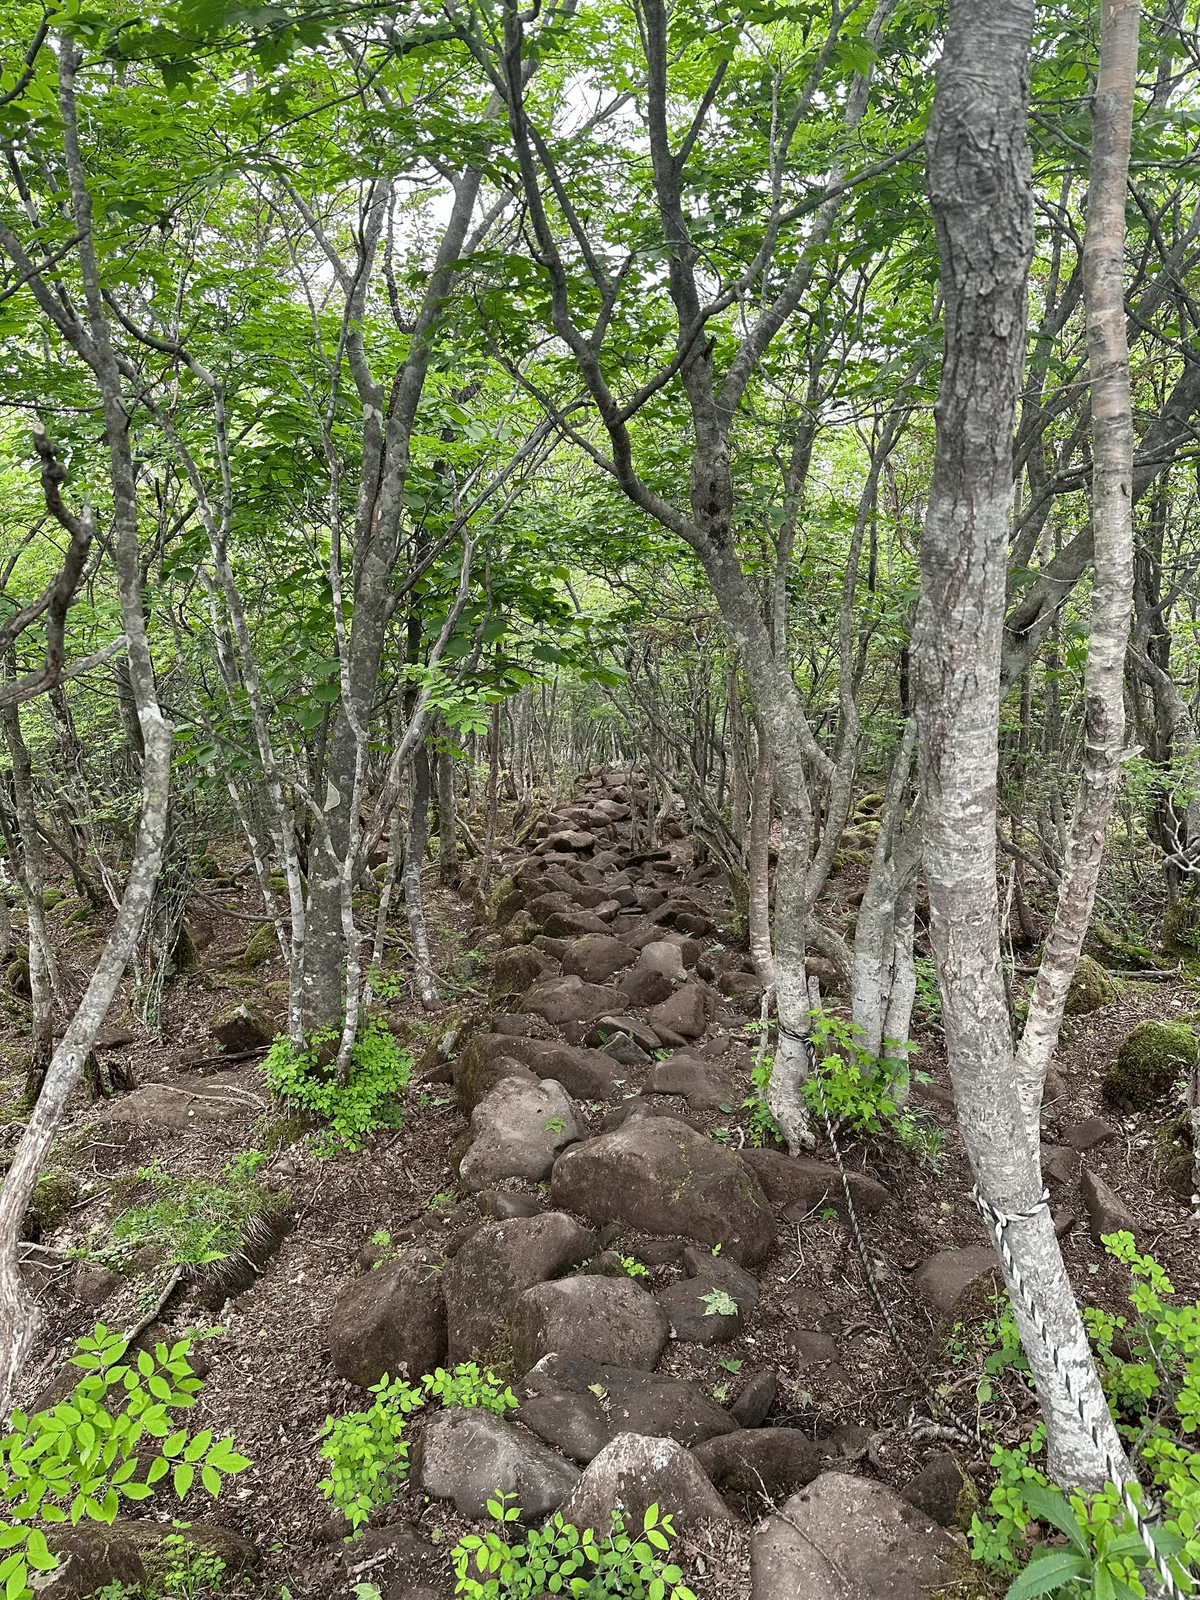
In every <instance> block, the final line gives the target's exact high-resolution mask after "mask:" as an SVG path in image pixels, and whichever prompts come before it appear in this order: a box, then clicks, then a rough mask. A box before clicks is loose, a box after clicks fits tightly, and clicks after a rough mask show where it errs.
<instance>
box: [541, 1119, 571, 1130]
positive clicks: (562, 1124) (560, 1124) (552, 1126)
mask: <svg viewBox="0 0 1200 1600" xmlns="http://www.w3.org/2000/svg"><path fill="white" fill-rule="evenodd" d="M566 1126H567V1124H566V1119H565V1118H563V1117H549V1118H547V1120H546V1132H547V1133H562V1132H563V1131H564V1130H565V1128H566Z"/></svg>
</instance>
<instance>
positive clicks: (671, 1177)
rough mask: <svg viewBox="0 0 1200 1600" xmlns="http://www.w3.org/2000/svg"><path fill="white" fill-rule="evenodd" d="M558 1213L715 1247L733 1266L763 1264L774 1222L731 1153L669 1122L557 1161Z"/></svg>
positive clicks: (618, 1135) (593, 1143) (634, 1128)
mask: <svg viewBox="0 0 1200 1600" xmlns="http://www.w3.org/2000/svg"><path fill="white" fill-rule="evenodd" d="M550 1189H551V1194H552V1196H553V1198H554V1203H555V1205H558V1206H563V1207H565V1208H566V1209H567V1210H570V1211H575V1212H578V1213H579V1214H580V1215H581V1216H585V1217H587V1218H589V1219H590V1220H591V1221H594V1222H598V1223H605V1222H612V1221H619V1222H625V1223H628V1224H629V1225H630V1226H631V1227H636V1228H641V1229H643V1230H644V1231H645V1232H647V1233H661V1234H675V1235H680V1236H682V1237H683V1238H685V1239H692V1240H694V1241H696V1242H697V1243H700V1244H707V1245H714V1244H720V1245H722V1246H723V1247H724V1249H725V1250H726V1251H728V1253H729V1254H730V1255H732V1256H733V1257H734V1259H735V1260H737V1261H744V1262H747V1263H749V1264H750V1265H753V1264H754V1263H755V1262H756V1261H761V1260H762V1258H763V1256H765V1255H766V1253H767V1252H768V1250H770V1248H771V1246H772V1244H773V1243H774V1240H775V1222H774V1218H773V1217H772V1215H771V1210H770V1207H769V1206H768V1204H767V1201H766V1196H765V1195H764V1194H763V1192H762V1189H761V1188H760V1186H759V1183H758V1180H757V1178H756V1177H755V1176H754V1174H753V1172H752V1171H751V1170H750V1169H749V1168H748V1167H747V1166H746V1165H745V1164H744V1163H743V1162H741V1161H740V1160H739V1159H738V1157H737V1156H736V1155H734V1154H733V1153H732V1152H731V1151H729V1150H726V1149H724V1148H722V1147H721V1146H720V1145H718V1144H715V1143H714V1142H713V1141H712V1140H711V1139H706V1138H704V1137H703V1136H702V1135H700V1134H698V1133H696V1132H695V1131H694V1130H693V1129H692V1128H690V1127H688V1125H687V1124H686V1123H684V1122H680V1121H678V1120H677V1119H676V1118H674V1117H641V1118H639V1119H638V1120H637V1121H631V1122H627V1123H626V1124H625V1125H624V1126H623V1127H621V1128H618V1129H617V1130H616V1131H615V1132H614V1133H605V1134H601V1135H600V1137H599V1138H596V1139H588V1140H585V1141H584V1142H583V1143H582V1144H577V1145H574V1146H573V1147H572V1148H571V1149H570V1150H567V1151H566V1152H564V1154H563V1155H561V1156H559V1158H558V1160H557V1161H556V1162H555V1163H554V1171H553V1172H552V1174H551V1178H550Z"/></svg>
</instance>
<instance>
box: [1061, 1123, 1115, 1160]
mask: <svg viewBox="0 0 1200 1600" xmlns="http://www.w3.org/2000/svg"><path fill="white" fill-rule="evenodd" d="M1120 1137H1121V1135H1120V1133H1119V1131H1118V1130H1117V1129H1116V1128H1114V1127H1113V1125H1112V1123H1111V1122H1108V1121H1106V1120H1105V1119H1104V1118H1103V1117H1084V1119H1083V1121H1082V1122H1073V1123H1071V1125H1070V1127H1068V1128H1065V1129H1064V1130H1063V1135H1062V1142H1063V1144H1065V1145H1068V1146H1069V1147H1070V1148H1071V1149H1072V1150H1078V1151H1080V1152H1081V1153H1082V1152H1083V1151H1086V1150H1094V1149H1095V1148H1096V1146H1097V1145H1099V1144H1111V1143H1112V1141H1113V1140H1114V1139H1119V1138H1120Z"/></svg>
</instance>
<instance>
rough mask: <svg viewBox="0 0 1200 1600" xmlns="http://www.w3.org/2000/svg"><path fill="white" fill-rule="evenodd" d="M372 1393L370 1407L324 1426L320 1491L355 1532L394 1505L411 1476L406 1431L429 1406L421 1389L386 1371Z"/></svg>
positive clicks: (332, 1420) (331, 1419)
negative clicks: (412, 1416)
mask: <svg viewBox="0 0 1200 1600" xmlns="http://www.w3.org/2000/svg"><path fill="white" fill-rule="evenodd" d="M370 1393H371V1394H373V1395H375V1396H376V1398H375V1400H374V1402H373V1403H372V1405H371V1406H370V1407H369V1409H368V1410H366V1411H348V1412H347V1413H346V1414H345V1416H342V1417H336V1418H335V1417H326V1419H325V1426H324V1427H323V1428H322V1429H321V1437H322V1438H323V1439H324V1440H325V1443H324V1444H323V1445H322V1446H321V1454H322V1455H323V1456H324V1458H325V1460H326V1461H328V1462H329V1476H328V1477H327V1478H325V1479H323V1480H322V1482H321V1484H320V1488H321V1492H322V1493H323V1494H324V1496H325V1498H326V1499H327V1500H332V1501H333V1503H334V1505H335V1506H337V1508H338V1510H339V1511H340V1512H341V1513H342V1515H343V1516H344V1517H345V1518H346V1521H347V1522H348V1523H349V1524H350V1526H351V1527H352V1528H353V1529H354V1531H355V1532H356V1533H357V1531H358V1530H359V1528H361V1527H362V1525H363V1524H364V1523H365V1522H366V1520H367V1518H368V1517H369V1516H370V1515H371V1513H372V1511H375V1510H377V1509H378V1508H379V1507H380V1506H386V1505H390V1504H391V1502H392V1500H393V1499H394V1498H395V1495H396V1491H397V1489H398V1488H399V1487H400V1485H401V1484H402V1483H403V1482H404V1480H405V1478H406V1477H407V1476H408V1445H407V1444H406V1443H405V1440H404V1429H405V1427H406V1426H407V1423H408V1418H409V1416H410V1414H411V1413H412V1412H413V1411H418V1410H420V1408H421V1407H422V1406H423V1405H424V1404H425V1397H424V1396H423V1395H422V1394H421V1392H420V1390H419V1389H415V1388H414V1387H413V1385H412V1384H411V1383H406V1382H405V1381H404V1379H403V1378H394V1379H389V1378H388V1377H387V1376H386V1375H385V1376H384V1377H382V1378H381V1379H380V1380H379V1382H378V1383H373V1384H372V1385H371V1389H370Z"/></svg>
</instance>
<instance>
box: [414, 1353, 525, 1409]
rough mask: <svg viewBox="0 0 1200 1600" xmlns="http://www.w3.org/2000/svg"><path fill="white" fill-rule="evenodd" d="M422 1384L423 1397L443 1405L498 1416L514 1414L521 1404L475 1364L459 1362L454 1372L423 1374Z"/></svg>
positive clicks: (489, 1373)
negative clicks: (431, 1397)
mask: <svg viewBox="0 0 1200 1600" xmlns="http://www.w3.org/2000/svg"><path fill="white" fill-rule="evenodd" d="M421 1385H422V1387H423V1388H424V1390H425V1392H426V1394H429V1395H432V1396H434V1398H435V1399H438V1400H440V1401H441V1402H442V1404H443V1405H444V1406H478V1407H479V1409H480V1410H481V1411H490V1412H492V1413H493V1414H494V1415H495V1416H497V1417H502V1416H503V1415H504V1413H505V1412H506V1411H515V1410H516V1408H517V1406H518V1405H519V1404H520V1402H519V1401H518V1399H517V1397H516V1395H515V1394H514V1393H513V1392H512V1390H511V1389H510V1388H509V1387H508V1385H507V1384H505V1383H501V1381H500V1379H499V1378H498V1377H497V1376H496V1374H495V1373H494V1372H491V1371H481V1370H480V1368H479V1367H478V1366H477V1365H476V1364H475V1362H474V1361H466V1362H462V1363H461V1364H460V1365H459V1366H457V1367H455V1369H454V1371H453V1372H447V1371H446V1370H445V1368H444V1367H438V1368H437V1370H436V1371H434V1372H427V1373H426V1374H425V1376H424V1377H423V1378H422V1379H421Z"/></svg>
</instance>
